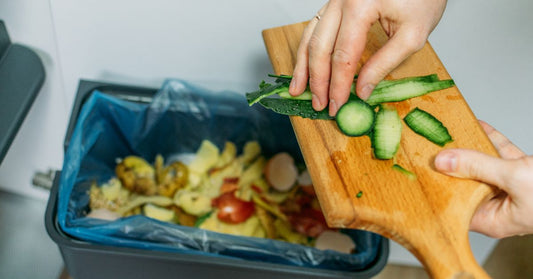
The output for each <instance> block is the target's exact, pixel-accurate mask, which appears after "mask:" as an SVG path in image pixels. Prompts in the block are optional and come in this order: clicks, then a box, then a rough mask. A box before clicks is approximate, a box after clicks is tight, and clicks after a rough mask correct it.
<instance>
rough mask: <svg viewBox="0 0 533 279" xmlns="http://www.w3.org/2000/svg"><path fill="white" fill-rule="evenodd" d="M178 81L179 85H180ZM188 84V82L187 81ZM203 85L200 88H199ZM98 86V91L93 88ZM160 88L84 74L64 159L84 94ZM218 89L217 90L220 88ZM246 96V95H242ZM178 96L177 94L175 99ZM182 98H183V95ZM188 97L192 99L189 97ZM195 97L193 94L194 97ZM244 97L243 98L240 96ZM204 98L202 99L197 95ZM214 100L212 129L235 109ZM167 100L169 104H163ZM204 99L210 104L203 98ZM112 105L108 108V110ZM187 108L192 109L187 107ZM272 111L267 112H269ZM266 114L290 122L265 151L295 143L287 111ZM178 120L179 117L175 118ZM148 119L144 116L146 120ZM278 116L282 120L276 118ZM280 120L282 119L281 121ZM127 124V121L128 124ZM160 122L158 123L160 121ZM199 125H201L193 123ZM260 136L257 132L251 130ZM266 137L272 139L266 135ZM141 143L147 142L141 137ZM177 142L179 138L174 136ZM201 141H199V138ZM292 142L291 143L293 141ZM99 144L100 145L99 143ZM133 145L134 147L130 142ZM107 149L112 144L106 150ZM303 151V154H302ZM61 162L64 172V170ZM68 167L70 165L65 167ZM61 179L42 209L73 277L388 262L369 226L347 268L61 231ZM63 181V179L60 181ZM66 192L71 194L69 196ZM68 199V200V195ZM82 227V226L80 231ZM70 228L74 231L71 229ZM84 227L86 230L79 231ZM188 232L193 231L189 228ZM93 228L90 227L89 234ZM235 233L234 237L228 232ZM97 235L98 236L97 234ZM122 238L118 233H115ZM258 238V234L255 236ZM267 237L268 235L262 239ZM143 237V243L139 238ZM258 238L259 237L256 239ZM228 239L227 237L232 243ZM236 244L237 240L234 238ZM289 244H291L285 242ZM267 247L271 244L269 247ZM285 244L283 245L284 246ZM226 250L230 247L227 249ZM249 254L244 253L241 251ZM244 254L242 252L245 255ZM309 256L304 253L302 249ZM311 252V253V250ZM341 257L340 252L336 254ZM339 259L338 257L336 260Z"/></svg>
mask: <svg viewBox="0 0 533 279" xmlns="http://www.w3.org/2000/svg"><path fill="white" fill-rule="evenodd" d="M180 86H181V85H180ZM185 86H187V84H185ZM189 89H190V90H193V91H194V90H196V89H197V87H194V86H193V87H190V88H189ZM200 90H202V89H200ZM95 92H98V93H95ZM156 92H158V90H157V89H151V88H139V87H132V86H124V85H115V84H108V83H102V82H94V81H85V80H82V81H81V82H80V84H79V87H78V92H77V95H76V100H75V103H74V107H73V109H72V114H71V120H70V123H69V126H68V129H67V133H66V137H65V142H64V144H65V152H66V156H65V160H66V162H65V164H64V166H66V165H68V162H67V161H68V160H70V159H69V153H68V152H69V150H70V149H69V146H70V145H71V144H72V143H71V137H72V135H73V132H74V129H75V127H76V124H77V122H78V117H79V115H80V112H81V109H82V108H83V106H84V104H86V102H87V100H89V99H90V98H91V96H92V95H93V94H100V95H102V94H103V95H105V96H106V98H113V99H117V100H120V101H121V102H131V103H132V104H139V103H140V104H149V103H151V102H152V100H153V99H152V97H153V96H154V94H156ZM219 95H220V94H219ZM187 96H188V97H190V98H192V99H194V98H195V95H194V92H193V93H192V95H187ZM243 98H244V97H243ZM175 101H176V102H178V103H179V102H180V100H175ZM182 101H183V100H182ZM189 101H190V100H189ZM193 101H195V100H193ZM243 101H244V99H243ZM200 102H202V100H200ZM216 102H218V103H217V104H218V106H217V107H218V109H217V111H215V112H213V111H210V113H213V114H216V117H217V121H218V122H217V123H218V124H215V125H213V127H204V128H205V129H206V130H210V129H217V128H220V129H223V128H221V127H220V126H221V125H222V126H223V124H220V123H227V122H231V121H232V120H231V119H230V118H231V117H233V116H234V115H232V114H235V110H231V108H229V107H227V110H224V109H223V107H224V106H225V105H228V104H227V103H226V104H224V102H221V101H220V100H216ZM166 105H169V104H166ZM202 105H208V106H209V104H205V103H202ZM111 111H112V110H111ZM189 112H190V111H189ZM268 113H270V112H268ZM269 117H274V118H276V117H277V118H276V121H278V122H276V123H277V124H280V125H279V126H278V125H276V129H275V130H277V132H278V133H279V132H280V130H283V129H282V128H281V127H282V126H284V127H288V130H289V132H290V133H289V132H286V131H281V132H282V133H284V135H285V138H284V140H283V141H280V142H279V143H274V144H273V145H272V144H270V145H269V144H265V147H266V150H267V152H268V151H270V152H274V151H276V149H277V150H283V149H287V148H292V149H294V146H296V149H297V143H296V141H295V138H294V134H292V137H290V136H291V133H292V129H290V122H289V120H288V118H286V117H285V116H279V115H276V114H272V115H271V116H269ZM176 119H177V120H176V121H179V118H176ZM149 121H150V120H148V122H149ZM279 121H281V122H279ZM281 124H283V125H281ZM130 128H131V127H130ZM160 128H161V127H160ZM197 129H200V130H201V129H202V127H197ZM255 135H256V136H258V137H259V138H260V139H261V137H262V136H265V135H262V134H261V132H259V134H255ZM266 140H267V142H268V141H271V139H266ZM142 142H143V141H142V140H141V143H140V144H141V145H143V144H144V145H145V144H146V143H142ZM175 142H177V141H175ZM198 144H199V143H198ZM291 145H292V147H291ZM97 148H102V146H99V147H97ZM133 149H135V148H133ZM109 152H110V153H112V152H113V150H109ZM300 156H301V155H300ZM65 171H67V170H65V167H64V168H63V172H65ZM68 171H70V170H68ZM60 179H65V178H63V176H61V175H56V179H55V181H54V186H53V188H52V190H51V193H50V198H49V201H48V205H47V210H46V214H45V224H46V229H47V232H48V234H49V235H50V237H51V238H52V240H53V241H54V242H55V243H56V244H57V245H58V247H59V250H60V251H61V254H62V256H63V260H64V262H65V266H66V268H67V270H68V272H69V274H70V275H71V276H72V277H73V278H74V279H81V278H95V277H96V278H147V277H150V278H176V277H177V278H214V277H216V278H249V277H253V278H291V279H293V278H370V277H372V276H373V275H375V274H377V273H379V272H380V271H381V270H382V269H383V267H384V265H385V264H386V261H387V257H388V253H389V250H388V244H389V243H388V240H387V239H386V238H383V237H381V236H378V235H375V234H373V233H370V232H363V231H359V232H356V234H357V235H356V236H355V237H358V238H359V239H358V241H360V242H361V243H358V244H361V245H358V247H359V248H358V251H357V253H356V255H355V256H354V257H358V258H357V259H358V260H357V262H358V263H364V264H361V266H358V268H352V269H350V268H347V269H332V268H329V267H323V266H321V265H320V264H319V265H317V266H307V265H305V264H302V265H299V264H294V263H292V262H291V260H290V257H291V256H289V255H287V254H284V255H271V256H264V254H262V253H261V251H259V252H258V253H256V251H253V250H254V249H255V248H258V249H256V250H261V248H262V247H263V248H264V247H266V246H267V245H269V244H270V243H274V242H269V244H260V245H259V247H255V246H253V245H254V244H252V246H246V247H244V250H246V249H248V248H250V247H252V248H254V249H250V251H246V252H245V253H244V252H243V251H244V250H242V249H241V250H238V251H237V252H235V251H232V249H227V250H223V252H222V253H210V252H205V251H200V252H197V251H190V250H183V249H181V247H179V248H175V247H173V246H172V245H165V244H164V243H163V244H160V243H158V244H157V245H156V244H154V245H152V244H151V243H146V242H143V243H141V242H137V241H136V240H133V241H130V240H127V239H125V240H123V241H122V240H120V241H117V242H116V243H115V242H113V241H107V238H106V240H105V241H93V238H91V237H86V236H87V235H86V234H83V233H80V234H77V235H73V234H76V233H75V232H78V231H75V230H73V231H71V233H68V232H65V231H64V230H63V228H62V226H61V225H60V221H59V220H60V219H61V218H62V217H64V216H61V218H60V217H58V208H59V206H58V204H59V203H60V200H59V198H60V195H59V193H60V192H61V189H60V185H61V181H60ZM63 183H64V181H63ZM67 198H69V197H67ZM68 202H70V201H68ZM83 229H84V228H82V229H80V231H83ZM189 230H199V229H196V228H189ZM73 232H74V233H73ZM83 232H85V231H83ZM189 232H191V231H189ZM90 233H91V232H89V234H90ZM107 237H108V238H113V237H114V235H108V236H107ZM232 237H233V238H232ZM238 238H239V237H236V236H231V237H230V238H228V239H229V240H227V239H226V240H225V241H226V243H225V244H228V242H227V241H231V240H232V239H233V240H235V239H238ZM99 239H100V238H99ZM119 239H120V238H119ZM254 241H262V240H259V239H257V240H255V239H254V240H253V241H252V242H254ZM265 241H266V240H265ZM139 243H141V244H139ZM257 243H259V242H257ZM230 244H231V243H230ZM284 245H285V244H282V245H280V247H282V249H281V250H280V253H286V252H287V251H289V250H290V247H289V246H284ZM236 246H238V245H237V244H236ZM287 247H289V248H287ZM270 248H271V247H269V249H270ZM284 249H285V250H284ZM228 250H229V252H228ZM248 254H249V255H250V257H249V258H248V257H246V256H245V255H248ZM239 255H240V256H239ZM243 255H244V256H243ZM300 256H304V257H305V256H308V255H300ZM311 256H312V255H311ZM339 259H340V258H339ZM335 261H336V259H334V258H332V259H328V258H327V257H326V259H325V261H324V262H326V263H328V262H329V263H331V262H335ZM339 261H341V260H339Z"/></svg>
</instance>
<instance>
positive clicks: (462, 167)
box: [435, 121, 533, 238]
mask: <svg viewBox="0 0 533 279" xmlns="http://www.w3.org/2000/svg"><path fill="white" fill-rule="evenodd" d="M480 123H481V126H482V127H483V128H484V130H485V132H486V133H487V135H488V136H489V138H490V140H491V141H492V143H493V144H494V146H495V147H496V149H497V150H498V153H500V156H501V158H496V157H494V156H489V155H487V154H484V153H481V152H478V151H474V150H469V149H446V150H443V151H441V152H440V153H439V154H438V155H437V157H436V158H435V167H436V168H437V170H439V171H441V172H443V173H445V174H448V175H451V176H455V177H462V178H469V179H475V180H478V181H481V182H485V183H487V184H490V185H493V186H496V187H498V188H500V189H501V190H502V192H501V193H500V194H499V195H497V196H495V197H494V198H492V199H491V200H489V201H488V202H486V203H484V204H482V205H481V206H480V207H479V208H478V209H477V211H476V213H475V214H474V216H473V217H472V222H471V224H470V230H472V231H476V232H479V233H482V234H485V235H487V236H490V237H495V238H502V237H508V236H513V235H520V234H530V233H533V156H526V154H524V152H522V151H521V150H520V149H519V148H518V147H516V146H515V145H514V144H512V143H511V141H509V139H507V138H506V137H505V136H504V135H502V134H501V133H500V132H498V131H497V130H495V129H494V128H493V127H491V126H490V125H488V124H487V123H485V122H482V121H480Z"/></svg>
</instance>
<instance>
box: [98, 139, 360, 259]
mask: <svg viewBox="0 0 533 279" xmlns="http://www.w3.org/2000/svg"><path fill="white" fill-rule="evenodd" d="M183 157H184V159H183V160H179V158H180V156H178V160H173V161H171V162H165V159H164V158H163V156H161V155H157V156H156V157H155V158H154V162H153V163H149V162H148V161H147V160H146V159H144V158H142V157H139V156H134V155H131V156H127V157H125V158H122V159H120V160H119V161H118V163H117V165H116V168H115V176H114V177H112V178H111V179H109V180H108V181H107V182H105V183H103V184H101V185H98V184H97V183H96V182H94V183H93V184H92V186H91V188H90V190H89V207H90V212H89V213H88V215H87V217H90V218H98V219H105V220H109V221H114V220H117V219H119V218H122V217H127V216H132V215H144V216H146V217H149V218H153V219H156V220H159V221H162V222H168V223H172V224H177V225H183V226H191V227H198V228H199V229H205V230H210V231H215V232H219V233H226V234H233V235H239V236H245V237H261V238H269V239H274V240H282V241H287V242H290V243H295V244H301V245H306V246H312V247H316V248H318V249H323V250H326V249H330V250H335V251H339V252H343V253H354V252H355V248H356V246H355V242H354V241H353V240H352V239H351V238H350V237H348V236H347V235H345V234H343V233H342V232H340V231H338V230H335V229H331V228H328V226H327V224H326V221H325V219H324V216H323V214H322V211H321V209H320V205H319V202H318V199H317V197H316V194H315V192H314V188H313V184H312V180H311V177H310V175H309V172H308V171H307V169H306V167H305V165H304V164H297V163H295V161H294V158H293V157H292V156H291V155H290V154H289V153H286V152H280V153H277V154H275V155H273V156H271V157H269V158H267V157H265V156H264V155H263V154H262V151H261V146H260V145H259V143H258V142H257V141H249V142H247V143H246V144H245V145H244V146H243V147H242V152H241V154H237V146H236V145H235V144H234V143H232V142H229V141H228V142H226V143H225V146H224V148H223V149H222V150H220V149H219V148H218V147H217V146H216V145H215V144H214V143H212V142H210V141H208V140H204V141H202V143H201V144H200V147H199V149H198V150H197V152H196V153H195V154H194V156H188V157H187V156H183ZM187 158H188V159H187Z"/></svg>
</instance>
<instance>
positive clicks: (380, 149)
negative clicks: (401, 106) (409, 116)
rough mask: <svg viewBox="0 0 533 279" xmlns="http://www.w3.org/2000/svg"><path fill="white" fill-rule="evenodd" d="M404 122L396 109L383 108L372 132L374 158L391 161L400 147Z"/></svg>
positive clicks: (378, 114)
mask: <svg viewBox="0 0 533 279" xmlns="http://www.w3.org/2000/svg"><path fill="white" fill-rule="evenodd" d="M401 137H402V121H401V119H400V116H398V112H397V111H396V109H394V108H386V107H383V106H382V107H381V108H380V110H379V112H378V113H377V115H376V123H375V124H374V130H373V132H372V146H373V147H374V156H375V157H376V158H378V159H383V160H387V159H391V158H392V157H394V155H395V154H396V152H398V149H399V147H400V139H401Z"/></svg>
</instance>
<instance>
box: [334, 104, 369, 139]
mask: <svg viewBox="0 0 533 279" xmlns="http://www.w3.org/2000/svg"><path fill="white" fill-rule="evenodd" d="M354 118H358V119H354ZM375 119H376V114H375V112H374V110H373V109H372V107H370V106H369V105H368V104H367V103H366V102H364V101H363V100H361V99H354V98H350V100H348V102H346V103H345V104H344V105H342V106H341V108H340V109H339V111H338V112H337V115H336V116H335V120H336V123H337V126H338V127H339V130H340V131H341V132H342V133H344V134H345V135H347V136H351V137H359V136H363V135H366V134H368V133H369V132H370V131H371V130H372V128H373V127H374V122H375ZM358 120H359V121H358ZM356 121H357V122H356Z"/></svg>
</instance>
